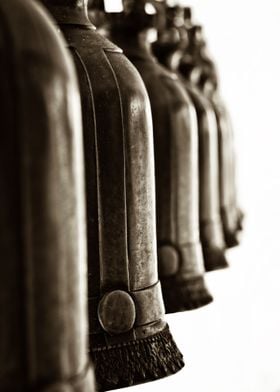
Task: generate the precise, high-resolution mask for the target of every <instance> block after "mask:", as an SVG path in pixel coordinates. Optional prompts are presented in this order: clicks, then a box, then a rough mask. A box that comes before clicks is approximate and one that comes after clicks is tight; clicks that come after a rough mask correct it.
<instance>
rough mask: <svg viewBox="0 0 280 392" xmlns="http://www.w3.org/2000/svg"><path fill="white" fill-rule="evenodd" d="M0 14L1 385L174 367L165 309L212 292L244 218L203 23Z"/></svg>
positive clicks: (32, 10)
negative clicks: (211, 278)
mask: <svg viewBox="0 0 280 392" xmlns="http://www.w3.org/2000/svg"><path fill="white" fill-rule="evenodd" d="M40 3H42V4H43V6H42V5H41V4H40ZM111 4H112V3H111ZM88 7H89V8H88ZM88 11H89V12H88ZM90 19H91V20H92V21H93V22H94V23H95V24H96V26H97V29H96V28H95V27H94V26H93V25H92V23H91V21H90ZM0 20H1V24H0V37H1V41H0V42H1V43H0V50H1V57H0V58H1V60H0V67H1V73H0V78H1V88H0V94H1V106H0V110H1V117H2V142H1V144H0V146H1V147H0V148H1V154H0V156H1V158H0V159H1V165H0V182H1V189H2V192H1V195H0V200H1V204H2V208H1V216H0V233H1V239H0V249H1V254H2V259H3V263H2V269H1V271H2V273H1V275H0V283H1V284H0V314H1V323H0V341H1V342H2V343H3V345H2V347H1V352H0V364H1V372H0V391H7V392H12V391H16V392H17V391H44V392H65V391H73V392H93V391H95V390H101V391H103V390H110V389H116V388H121V387H126V386H130V385H134V384H138V383H143V382H147V381H152V380H155V379H159V378H162V377H165V376H168V375H171V374H174V373H176V372H177V371H179V370H180V369H181V368H182V367H183V366H184V362H183V358H182V354H181V353H180V351H179V349H178V348H177V346H176V343H175V342H174V340H173V338H172V335H171V333H170V331H169V328H168V325H167V323H166V321H165V312H167V313H172V312H179V311H184V310H190V309H195V308H198V307H201V306H204V305H206V304H208V303H210V302H211V301H212V296H211V294H210V293H209V291H208V289H207V287H206V284H205V281H204V274H205V271H213V270H216V269H219V268H224V267H227V261H226V257H225V251H226V249H227V248H229V247H232V246H235V245H237V244H238V241H239V234H240V231H241V229H242V219H243V214H242V212H241V210H240V209H239V207H238V202H237V195H236V193H237V192H236V185H235V157H234V149H233V135H232V128H231V125H230V120H229V116H228V113H227V110H226V108H225V105H224V104H223V102H222V99H221V97H220V93H219V83H218V77H217V70H216V67H215V64H214V62H213V61H212V60H211V58H210V57H209V56H208V55H207V51H206V49H207V48H206V43H205V40H204V38H203V34H202V28H201V27H200V26H198V25H195V24H194V23H193V22H192V16H191V10H190V9H189V8H182V7H178V6H176V7H168V6H167V5H166V4H165V2H163V1H156V0H155V1H148V0H130V1H123V3H122V4H121V7H120V9H118V13H115V12H111V11H110V8H108V7H106V4H105V7H104V3H103V2H100V1H96V2H95V1H91V2H89V4H87V1H86V0H42V1H39V0H36V1H35V0H9V1H8V2H1V3H0ZM155 33H157V34H155ZM156 37H157V39H155V38H156ZM108 38H109V39H108ZM113 42H114V43H113ZM120 48H121V49H120ZM132 64H133V65H132ZM137 71H138V72H137ZM88 331H89V333H88ZM92 363H93V364H94V370H93V366H92V365H91V364H92ZM94 373H95V376H94ZM95 378H96V382H95Z"/></svg>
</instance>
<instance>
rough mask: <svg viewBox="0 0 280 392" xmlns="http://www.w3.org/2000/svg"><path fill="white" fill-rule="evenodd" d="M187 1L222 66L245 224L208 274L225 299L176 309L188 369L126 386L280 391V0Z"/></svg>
mask: <svg viewBox="0 0 280 392" xmlns="http://www.w3.org/2000/svg"><path fill="white" fill-rule="evenodd" d="M112 1H114V0H112ZM183 3H185V4H186V5H191V6H193V9H194V16H195V19H196V20H197V21H198V22H200V23H202V24H203V25H204V28H205V34H206V37H207V38H208V43H209V49H210V51H211V53H212V54H213V56H214V58H215V59H216V62H217V65H218V68H219V71H220V79H221V89H222V94H223V97H224V99H225V101H226V103H227V105H228V107H229V109H230V112H231V116H232V120H233V124H234V129H235V139H236V152H237V157H238V167H239V190H240V192H239V194H240V201H241V205H242V207H243V208H244V210H245V212H246V225H245V232H244V237H243V241H242V245H241V246H240V247H239V248H236V249H234V250H231V251H230V252H228V259H229V260H230V263H231V268H230V269H228V270H226V271H219V272H212V273H210V274H209V275H207V281H208V284H209V288H210V289H211V291H212V293H213V295H214V297H215V302H214V303H213V304H212V305H210V306H207V307H205V308H202V309H200V310H195V311H192V312H186V313H182V314H175V315H171V316H170V315H169V316H167V319H168V322H169V325H170V327H171V330H172V332H173V335H174V338H175V340H176V342H177V344H178V345H179V347H180V349H181V350H182V352H183V353H184V356H185V361H186V367H185V369H184V370H182V371H181V372H179V373H178V374H177V375H175V376H172V377H169V378H167V379H163V380H160V381H156V382H153V383H149V384H146V385H140V386H137V387H134V388H130V389H126V390H131V391H135V392H136V391H139V392H140V391H143V392H144V391H146V392H148V391H153V392H156V391H176V392H179V391H188V392H280V227H279V223H280V1H279V0H266V1H262V0H235V1H227V0H211V1H209V0H187V1H183ZM123 391H124V390H123Z"/></svg>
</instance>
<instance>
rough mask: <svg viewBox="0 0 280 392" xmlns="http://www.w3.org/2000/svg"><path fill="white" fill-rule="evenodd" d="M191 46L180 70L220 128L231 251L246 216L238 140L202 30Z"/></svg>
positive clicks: (192, 33)
mask: <svg viewBox="0 0 280 392" xmlns="http://www.w3.org/2000/svg"><path fill="white" fill-rule="evenodd" d="M188 34H189V42H190V45H189V47H188V48H187V50H186V52H185V54H184V56H183V59H182V61H181V63H180V66H179V70H180V72H181V73H182V75H183V77H185V78H186V79H187V80H189V81H190V82H192V83H194V84H195V85H196V86H197V87H198V88H199V89H200V90H201V92H202V93H203V95H205V96H206V97H207V99H209V100H210V102H211V105H212V107H213V110H214V112H215V116H216V121H217V124H218V151H219V187H220V205H221V216H222V224H223V230H224V237H225V242H226V246H227V248H231V247H233V246H236V245H238V244H239V237H240V231H241V229H242V221H243V217H244V215H243V213H242V211H241V210H240V208H239V207H238V200H237V188H236V159H235V154H234V140H233V139H234V138H233V131H232V126H231V122H230V118H229V114H228V111H227V109H226V107H225V105H224V103H223V102H222V99H221V97H220V96H219V92H218V72H217V67H216V65H215V63H214V61H213V60H212V59H211V57H210V56H209V55H208V53H207V45H206V42H205V40H204V39H203V35H202V28H201V26H198V25H193V26H192V27H190V28H189V29H188Z"/></svg>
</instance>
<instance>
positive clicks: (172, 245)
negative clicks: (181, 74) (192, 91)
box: [110, 0, 212, 313]
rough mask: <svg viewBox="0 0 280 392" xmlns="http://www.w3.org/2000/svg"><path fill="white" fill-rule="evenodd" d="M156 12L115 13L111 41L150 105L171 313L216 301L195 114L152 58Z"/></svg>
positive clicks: (141, 4)
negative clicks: (208, 266)
mask: <svg viewBox="0 0 280 392" xmlns="http://www.w3.org/2000/svg"><path fill="white" fill-rule="evenodd" d="M147 5H150V8H148V7H147ZM152 7H153V4H152V3H151V2H150V1H149V0H142V1H139V0H137V1H135V2H134V7H132V8H131V9H130V10H129V11H127V10H124V12H123V13H122V15H121V16H120V15H118V16H117V18H114V15H113V14H112V15H111V18H110V19H111V39H112V40H113V41H114V42H116V43H117V44H118V45H120V46H121V48H122V49H123V50H124V53H125V54H126V55H127V56H128V58H129V59H130V60H131V61H132V63H133V64H134V65H135V66H136V68H137V70H138V71H139V73H140V75H141V76H142V78H143V80H144V83H145V85H146V88H147V91H148V94H149V98H150V101H151V107H152V114H153V125H154V144H155V169H156V206H157V239H158V259H159V261H158V262H159V276H160V280H161V284H162V290H163V297H164V302H165V307H166V311H167V312H168V313H172V312H177V311H181V310H188V309H194V308H198V307H201V306H203V305H206V304H208V303H210V302H211V301H212V297H211V295H210V294H209V292H208V290H207V288H206V286H205V282H204V277H203V274H204V266H203V255H202V249H201V243H200V239H199V216H198V212H199V199H198V136H197V119H196V115H195V109H194V107H193V105H192V103H191V101H190V100H189V97H188V96H187V94H186V92H185V91H184V88H183V86H182V85H181V82H180V81H179V79H178V78H177V77H176V75H175V74H172V73H171V72H169V71H168V70H167V69H164V68H163V67H162V66H161V65H160V64H159V63H158V62H157V61H156V59H155V58H154V56H153V55H152V53H151V42H150V37H151V33H152V32H153V31H154V30H155V28H156V27H157V23H156V21H157V16H156V13H157V11H156V8H154V9H153V8H152ZM147 9H148V11H149V14H147V12H146V10H147ZM153 10H154V13H153V12H152V11H153ZM131 25H132V26H133V29H132V28H131Z"/></svg>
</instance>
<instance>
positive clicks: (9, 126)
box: [0, 0, 95, 392]
mask: <svg viewBox="0 0 280 392" xmlns="http://www.w3.org/2000/svg"><path fill="white" fill-rule="evenodd" d="M0 21H1V23H0V26H1V28H0V36H1V39H0V42H1V43H0V50H1V57H0V59H1V60H0V79H1V89H0V102H1V105H0V112H1V130H2V132H1V134H2V138H1V144H0V150H1V152H0V186H1V192H0V201H1V210H0V215H1V216H0V252H1V259H2V263H1V274H0V317H1V323H0V341H1V350H0V366H1V372H0V373H1V374H0V390H1V391H5V392H17V391H18V392H20V391H42V392H43V391H44V392H54V391H56V392H63V391H66V390H67V391H68V390H71V391H73V392H93V391H94V390H95V389H94V377H93V370H92V367H91V365H90V362H89V358H88V350H87V345H88V321H87V304H86V290H87V274H86V243H85V238H86V233H85V224H84V218H85V208H84V189H83V181H82V179H83V159H82V140H81V137H82V128H81V118H80V100H79V93H78V87H77V82H76V77H75V73H74V68H73V64H72V62H71V59H70V58H69V55H68V53H67V52H66V50H65V49H64V42H63V41H62V39H61V38H60V37H59V36H58V34H57V33H56V31H55V30H54V28H53V27H52V26H51V22H50V21H49V18H48V17H47V15H46V14H45V12H44V11H43V9H42V8H41V7H39V6H38V5H37V4H34V2H33V1H21V0H9V1H1V2H0Z"/></svg>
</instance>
